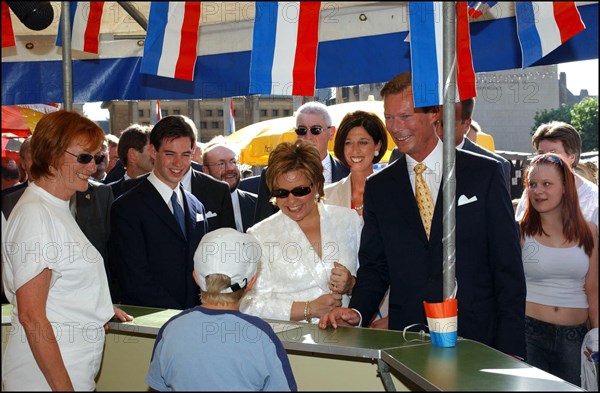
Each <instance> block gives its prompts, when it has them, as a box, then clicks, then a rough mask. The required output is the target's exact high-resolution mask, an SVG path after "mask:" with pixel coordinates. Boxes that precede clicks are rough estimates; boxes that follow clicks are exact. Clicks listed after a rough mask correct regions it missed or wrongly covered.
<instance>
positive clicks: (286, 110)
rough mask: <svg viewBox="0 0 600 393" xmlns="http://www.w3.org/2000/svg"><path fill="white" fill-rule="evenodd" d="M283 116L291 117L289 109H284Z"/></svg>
mask: <svg viewBox="0 0 600 393" xmlns="http://www.w3.org/2000/svg"><path fill="white" fill-rule="evenodd" d="M283 115H284V116H291V115H292V113H291V111H290V110H289V109H284V110H283Z"/></svg>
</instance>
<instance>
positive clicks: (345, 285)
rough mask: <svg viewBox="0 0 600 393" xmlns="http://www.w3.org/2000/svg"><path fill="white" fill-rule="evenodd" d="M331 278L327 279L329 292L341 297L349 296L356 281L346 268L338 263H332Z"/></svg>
mask: <svg viewBox="0 0 600 393" xmlns="http://www.w3.org/2000/svg"><path fill="white" fill-rule="evenodd" d="M333 266H334V267H333V269H331V277H330V278H329V290H331V291H332V292H333V293H339V294H341V295H350V294H351V293H352V288H354V283H355V282H356V279H355V278H354V277H353V276H352V273H350V270H348V269H347V268H346V266H344V265H342V264H341V263H338V262H333Z"/></svg>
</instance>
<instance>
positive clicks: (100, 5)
mask: <svg viewBox="0 0 600 393" xmlns="http://www.w3.org/2000/svg"><path fill="white" fill-rule="evenodd" d="M69 9H70V20H71V49H75V50H80V51H83V52H88V53H94V54H98V47H99V45H100V24H101V22H102V13H103V11H104V2H103V1H77V2H71V4H70V7H69ZM62 29H63V26H62V18H61V19H60V22H59V24H58V34H57V35H56V46H62Z"/></svg>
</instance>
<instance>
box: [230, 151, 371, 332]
mask: <svg viewBox="0 0 600 393" xmlns="http://www.w3.org/2000/svg"><path fill="white" fill-rule="evenodd" d="M266 180H267V186H268V187H269V189H270V190H271V195H272V200H271V202H273V203H274V204H276V205H277V207H279V211H278V212H277V213H276V214H274V215H272V216H271V217H269V218H267V219H265V220H263V221H261V222H259V223H258V224H256V225H254V226H253V227H251V228H250V229H248V233H249V234H251V235H253V236H254V237H255V238H256V239H257V240H258V241H259V243H260V244H261V253H262V255H261V258H260V262H259V266H258V278H257V280H256V284H255V285H254V287H253V288H252V290H251V291H250V292H249V293H248V295H247V296H246V297H245V298H244V300H243V301H242V305H241V308H240V310H241V311H242V312H245V313H248V314H252V315H257V316H259V317H261V318H271V319H279V320H292V321H302V320H305V321H307V322H315V323H316V322H318V318H320V316H321V315H323V314H325V313H326V312H329V311H331V310H332V309H333V308H335V307H340V306H342V305H344V306H347V305H348V303H349V297H348V296H349V295H350V294H351V293H352V287H353V286H354V283H355V280H356V277H355V276H356V270H357V268H358V246H359V238H360V230H361V221H360V218H359V216H358V215H356V214H355V213H354V212H353V211H352V210H350V209H347V208H342V207H339V206H331V205H324V204H323V203H322V202H321V198H322V195H323V184H324V182H325V180H324V177H323V166H322V163H321V158H320V155H319V152H318V150H317V148H316V147H315V146H314V145H313V144H312V143H310V142H308V141H304V140H297V141H295V142H284V143H280V144H279V145H278V146H277V147H276V148H275V149H274V150H273V151H272V152H271V154H270V156H269V170H268V171H267V179H266Z"/></svg>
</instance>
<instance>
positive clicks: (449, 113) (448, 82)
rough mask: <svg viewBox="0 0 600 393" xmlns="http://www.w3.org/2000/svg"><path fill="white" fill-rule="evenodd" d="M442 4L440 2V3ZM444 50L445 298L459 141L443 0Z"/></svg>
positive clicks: (448, 18)
mask: <svg viewBox="0 0 600 393" xmlns="http://www.w3.org/2000/svg"><path fill="white" fill-rule="evenodd" d="M438 4H439V3H438ZM442 4H443V32H444V40H443V49H444V56H443V57H444V78H443V80H444V90H443V91H444V158H443V179H444V182H443V184H442V189H443V191H442V192H443V195H442V196H443V211H444V220H443V240H442V244H443V257H444V261H443V280H444V299H447V298H450V297H451V296H452V294H453V292H454V288H455V283H456V280H455V275H456V243H455V235H456V211H455V200H456V170H455V169H456V165H455V157H456V154H455V152H456V150H455V149H456V143H455V139H454V117H455V112H454V102H455V96H456V68H455V65H456V61H455V60H456V27H455V26H456V4H455V2H454V1H448V2H446V1H445V2H443V3H442Z"/></svg>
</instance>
